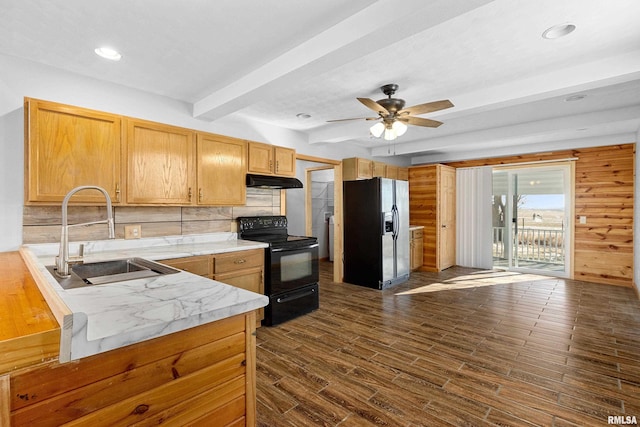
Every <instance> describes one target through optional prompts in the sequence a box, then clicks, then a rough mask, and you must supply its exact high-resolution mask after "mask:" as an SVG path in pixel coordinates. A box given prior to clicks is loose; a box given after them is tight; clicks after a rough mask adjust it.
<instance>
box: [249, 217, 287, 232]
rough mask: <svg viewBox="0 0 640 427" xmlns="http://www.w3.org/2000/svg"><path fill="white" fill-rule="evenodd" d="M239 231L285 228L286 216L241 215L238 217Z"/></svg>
mask: <svg viewBox="0 0 640 427" xmlns="http://www.w3.org/2000/svg"><path fill="white" fill-rule="evenodd" d="M238 223H239V224H240V231H241V232H242V231H247V230H286V229H287V217H286V216H283V215H277V216H243V217H238Z"/></svg>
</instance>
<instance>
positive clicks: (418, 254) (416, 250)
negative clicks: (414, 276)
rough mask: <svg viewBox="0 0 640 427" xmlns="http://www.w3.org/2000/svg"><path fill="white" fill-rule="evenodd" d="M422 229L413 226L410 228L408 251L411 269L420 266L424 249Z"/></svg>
mask: <svg viewBox="0 0 640 427" xmlns="http://www.w3.org/2000/svg"><path fill="white" fill-rule="evenodd" d="M423 233H424V229H423V228H414V229H412V230H411V240H410V245H409V247H410V252H411V270H417V269H418V268H420V267H422V259H423V254H422V252H423V251H424V237H423Z"/></svg>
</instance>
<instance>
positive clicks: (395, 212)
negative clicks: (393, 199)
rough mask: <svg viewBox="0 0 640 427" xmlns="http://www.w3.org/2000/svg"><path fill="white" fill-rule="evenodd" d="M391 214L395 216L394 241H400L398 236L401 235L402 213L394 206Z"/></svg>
mask: <svg viewBox="0 0 640 427" xmlns="http://www.w3.org/2000/svg"><path fill="white" fill-rule="evenodd" d="M391 213H392V215H393V240H398V234H400V213H399V212H398V207H397V206H396V205H393V208H391Z"/></svg>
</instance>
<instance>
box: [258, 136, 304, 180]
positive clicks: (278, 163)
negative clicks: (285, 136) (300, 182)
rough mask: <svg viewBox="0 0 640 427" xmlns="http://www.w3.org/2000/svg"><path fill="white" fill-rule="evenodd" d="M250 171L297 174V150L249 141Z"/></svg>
mask: <svg viewBox="0 0 640 427" xmlns="http://www.w3.org/2000/svg"><path fill="white" fill-rule="evenodd" d="M248 158H249V162H248V167H247V169H248V171H249V172H251V173H256V174H261V175H280V176H295V175H296V150H294V149H292V148H286V147H279V146H276V145H270V144H264V143H262V142H253V141H249V155H248Z"/></svg>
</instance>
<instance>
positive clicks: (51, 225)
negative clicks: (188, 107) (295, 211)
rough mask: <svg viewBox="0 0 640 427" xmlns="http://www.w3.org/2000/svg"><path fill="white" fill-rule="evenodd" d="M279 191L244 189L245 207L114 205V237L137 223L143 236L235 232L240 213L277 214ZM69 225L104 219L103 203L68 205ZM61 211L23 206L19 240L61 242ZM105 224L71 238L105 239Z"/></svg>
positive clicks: (82, 229)
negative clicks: (97, 204) (245, 196)
mask: <svg viewBox="0 0 640 427" xmlns="http://www.w3.org/2000/svg"><path fill="white" fill-rule="evenodd" d="M280 200H281V197H280V190H265V189H259V188H247V202H246V204H245V205H244V206H234V207H230V206H219V207H212V206H208V207H180V206H149V207H147V206H136V207H129V206H115V207H114V208H113V211H114V213H113V219H114V222H115V231H116V238H117V239H122V238H124V226H125V225H129V224H140V225H141V229H142V237H162V236H173V235H183V234H201V233H215V232H230V231H231V232H235V231H237V230H236V221H235V219H236V218H237V217H239V216H250V215H279V214H280V204H281V201H280ZM68 216H69V224H77V223H83V222H90V221H98V220H102V219H104V218H105V208H104V206H69V212H68ZM61 223H62V212H61V209H60V206H25V207H24V213H23V227H22V241H23V243H24V244H31V243H53V242H59V241H60V225H61ZM107 237H108V235H107V227H106V225H105V224H95V225H89V226H82V227H72V228H70V230H69V240H70V241H80V240H101V239H106V238H107Z"/></svg>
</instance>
